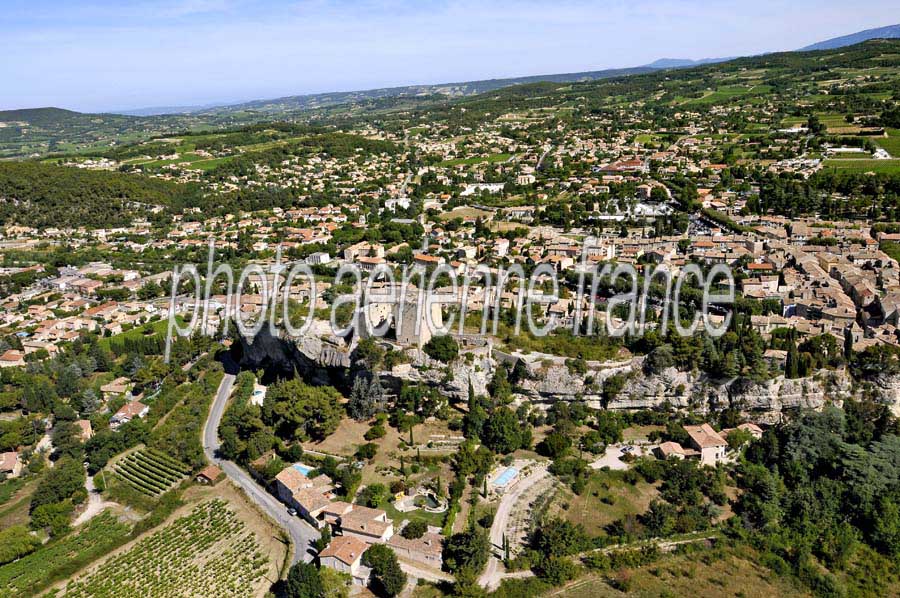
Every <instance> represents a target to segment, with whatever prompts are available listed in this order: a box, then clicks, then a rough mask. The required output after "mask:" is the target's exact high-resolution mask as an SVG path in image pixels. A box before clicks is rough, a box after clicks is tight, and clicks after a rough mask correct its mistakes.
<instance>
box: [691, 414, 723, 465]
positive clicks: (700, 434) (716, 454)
mask: <svg viewBox="0 0 900 598" xmlns="http://www.w3.org/2000/svg"><path fill="white" fill-rule="evenodd" d="M684 431H685V432H687V433H688V436H690V437H691V445H692V446H693V448H694V449H696V450H697V451H699V452H700V465H711V466H713V467H715V466H716V464H718V463H721V462H722V461H724V460H725V450H726V449H727V448H728V443H727V442H726V441H725V439H724V438H722V436H720V435H719V433H718V432H716V431H715V430H713V428H712V426H710V425H709V424H701V425H699V426H684Z"/></svg>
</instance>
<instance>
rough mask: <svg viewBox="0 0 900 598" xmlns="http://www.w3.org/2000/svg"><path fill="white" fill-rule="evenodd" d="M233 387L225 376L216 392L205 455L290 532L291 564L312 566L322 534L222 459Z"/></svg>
mask: <svg viewBox="0 0 900 598" xmlns="http://www.w3.org/2000/svg"><path fill="white" fill-rule="evenodd" d="M233 385H234V375H233V374H225V376H224V377H223V378H222V382H221V383H220V384H219V389H218V390H217V391H216V397H215V399H213V404H212V407H211V408H210V410H209V417H208V418H207V420H206V424H205V425H204V426H203V452H205V453H206V458H207V459H209V461H210V463H215V464H216V465H218V466H219V467H221V468H222V471H224V472H225V475H227V476H228V477H229V478H230V479H231V481H232V482H234V483H235V484H237V485H238V487H240V488H241V489H242V490H243V491H244V492H245V493H246V494H247V496H248V497H249V498H250V499H251V500H252V501H253V502H255V503H256V504H257V505H259V507H260V508H261V509H262V510H263V511H265V512H266V513H267V514H268V515H269V516H270V517H271V518H272V519H274V520H275V521H276V522H277V523H278V525H280V526H281V527H282V529H284V530H286V531H287V532H288V534H289V535H290V537H291V543H292V544H293V547H294V553H293V557H292V558H291V564H292V565H293V564H296V563H298V562H300V561H301V560H303V561H305V562H307V563H308V562H310V561H312V560H313V553H312V552H311V551H310V549H309V547H310V543H311V542H313V541H315V540H317V539H318V538H319V531H318V530H316V529H314V528H313V527H312V526H311V525H309V524H308V523H306V522H305V521H303V520H301V519H300V518H299V517H295V516H291V514H290V513H288V512H287V507H286V506H285V505H283V504H282V503H281V502H280V501H279V500H278V499H277V498H275V497H274V496H272V495H271V494H269V493H268V492H266V490H265V488H263V487H262V486H260V485H259V484H257V483H256V482H255V481H254V480H253V478H251V477H250V474H248V473H247V472H246V471H244V470H243V469H241V468H240V467H239V466H238V465H236V464H235V463H232V462H231V461H226V460H224V459H220V458H219V457H218V456H217V454H216V453H217V451H218V450H219V446H220V442H219V434H218V429H219V422H220V421H222V415H223V414H224V413H225V407H226V405H227V404H228V397H230V396H231V389H232V386H233Z"/></svg>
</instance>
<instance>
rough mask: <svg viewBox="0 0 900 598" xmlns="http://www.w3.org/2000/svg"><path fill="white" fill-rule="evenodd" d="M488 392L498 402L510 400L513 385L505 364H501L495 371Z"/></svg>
mask: <svg viewBox="0 0 900 598" xmlns="http://www.w3.org/2000/svg"><path fill="white" fill-rule="evenodd" d="M488 392H489V393H490V394H491V397H492V398H493V399H494V401H496V402H497V403H500V404H503V403H506V402H507V401H509V399H510V397H511V396H512V385H511V384H510V383H509V373H508V372H507V370H506V367H505V366H503V365H501V366H499V367H498V368H497V369H496V370H495V371H494V376H493V378H491V382H490V383H489V384H488Z"/></svg>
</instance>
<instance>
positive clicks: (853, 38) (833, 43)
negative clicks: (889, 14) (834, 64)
mask: <svg viewBox="0 0 900 598" xmlns="http://www.w3.org/2000/svg"><path fill="white" fill-rule="evenodd" d="M896 38H900V25H888V26H887V27H879V28H877V29H866V30H865V31H859V32H857V33H851V34H850V35H842V36H841V37H835V38H832V39H827V40H825V41H823V42H819V43H817V44H813V45H811V46H806V47H805V48H800V50H799V51H800V52H811V51H813V50H834V49H835V48H843V47H844V46H852V45H854V44H861V43H862V42H864V41H868V40H870V39H896Z"/></svg>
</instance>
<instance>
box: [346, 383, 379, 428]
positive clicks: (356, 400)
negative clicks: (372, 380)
mask: <svg viewBox="0 0 900 598" xmlns="http://www.w3.org/2000/svg"><path fill="white" fill-rule="evenodd" d="M347 415H349V416H350V417H352V418H353V419H355V420H356V421H366V420H367V419H369V418H370V417H372V416H373V415H375V403H374V401H373V400H372V397H370V395H369V384H368V382H366V380H365V378H363V377H362V376H357V377H356V380H354V381H353V389H352V390H351V391H350V400H349V401H348V402H347Z"/></svg>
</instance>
